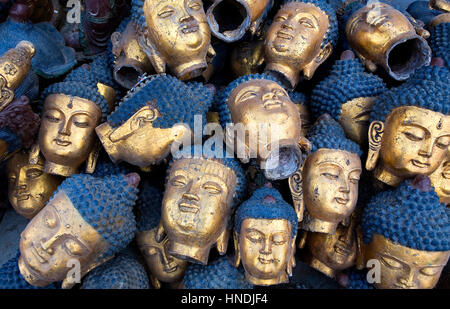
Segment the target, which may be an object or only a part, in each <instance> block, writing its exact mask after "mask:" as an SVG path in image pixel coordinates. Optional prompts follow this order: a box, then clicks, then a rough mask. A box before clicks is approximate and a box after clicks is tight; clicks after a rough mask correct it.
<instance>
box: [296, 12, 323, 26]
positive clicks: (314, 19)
mask: <svg viewBox="0 0 450 309" xmlns="http://www.w3.org/2000/svg"><path fill="white" fill-rule="evenodd" d="M300 13H302V12H300ZM302 17H307V18H309V19H311V20H312V21H313V22H314V26H315V27H316V28H317V27H318V26H319V21H318V20H317V18H316V16H314V15H313V14H310V13H303V14H302Z"/></svg>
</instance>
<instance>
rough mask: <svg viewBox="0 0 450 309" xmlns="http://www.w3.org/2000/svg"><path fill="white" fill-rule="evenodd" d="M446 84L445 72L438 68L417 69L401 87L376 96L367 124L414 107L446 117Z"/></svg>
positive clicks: (449, 94) (449, 96)
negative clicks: (403, 108) (395, 110)
mask: <svg viewBox="0 0 450 309" xmlns="http://www.w3.org/2000/svg"><path fill="white" fill-rule="evenodd" d="M449 84H450V71H449V69H447V68H445V67H438V66H426V67H421V68H420V69H418V70H416V71H415V72H414V73H413V74H412V75H411V77H410V78H409V79H408V80H407V81H406V82H405V83H404V84H403V85H401V86H399V87H397V88H392V89H390V90H387V91H385V92H384V93H382V94H380V95H379V96H378V98H377V100H375V102H374V105H373V110H372V113H371V115H370V121H371V122H372V121H375V120H379V121H383V122H384V121H385V119H386V117H387V116H388V115H389V113H390V112H391V111H392V110H394V109H395V108H397V107H401V106H417V107H421V108H425V109H429V110H432V111H434V112H438V113H442V114H445V115H448V114H449V113H450V104H449V102H450V87H449Z"/></svg>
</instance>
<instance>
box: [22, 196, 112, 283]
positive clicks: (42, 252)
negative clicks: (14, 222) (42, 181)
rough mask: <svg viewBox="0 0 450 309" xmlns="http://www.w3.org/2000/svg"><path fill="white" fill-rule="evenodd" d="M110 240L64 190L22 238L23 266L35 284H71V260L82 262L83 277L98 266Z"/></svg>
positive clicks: (23, 273) (29, 280) (24, 232)
mask: <svg viewBox="0 0 450 309" xmlns="http://www.w3.org/2000/svg"><path fill="white" fill-rule="evenodd" d="M107 249H108V243H107V242H106V240H105V239H104V238H103V237H102V236H101V235H100V234H99V233H98V232H97V231H96V230H95V229H94V228H93V227H92V226H91V225H89V224H88V223H87V222H86V221H85V220H84V219H83V217H82V216H81V215H80V213H79V212H78V211H77V210H76V208H75V207H74V205H73V204H72V202H71V201H70V199H69V198H68V197H67V195H66V194H65V193H64V191H63V190H61V191H59V192H58V193H57V194H56V195H54V197H53V198H52V199H51V200H50V201H49V203H48V204H47V205H46V206H45V207H44V208H43V209H42V210H41V211H40V212H39V213H38V214H37V215H36V216H35V217H34V218H33V219H32V220H31V221H30V223H28V225H27V227H26V228H25V230H24V231H23V232H22V234H21V238H20V253H21V256H20V259H19V269H20V273H21V274H22V276H23V278H24V279H25V280H26V281H27V282H28V283H29V284H31V285H34V286H38V287H44V286H47V285H49V284H51V283H53V282H57V281H63V287H69V286H70V283H68V282H67V279H66V276H67V272H68V271H69V270H70V269H71V268H72V267H73V265H72V264H70V263H69V261H70V260H72V259H76V260H78V261H79V262H80V266H81V277H83V276H84V275H85V274H86V273H87V272H88V271H89V270H91V269H92V268H93V267H94V266H96V265H98V263H99V262H100V260H101V258H100V257H101V256H102V255H103V254H104V253H105V252H106V251H107Z"/></svg>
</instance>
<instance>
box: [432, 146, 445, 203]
mask: <svg viewBox="0 0 450 309" xmlns="http://www.w3.org/2000/svg"><path fill="white" fill-rule="evenodd" d="M429 177H430V180H431V184H432V185H433V187H434V190H435V191H436V194H437V195H438V196H439V200H440V201H441V203H444V204H446V205H449V204H450V153H449V155H447V158H445V159H444V160H443V161H442V163H441V165H439V167H438V168H437V169H436V170H435V171H434V172H433V173H431V174H430V175H429Z"/></svg>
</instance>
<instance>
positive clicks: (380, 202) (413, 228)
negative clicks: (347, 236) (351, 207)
mask: <svg viewBox="0 0 450 309" xmlns="http://www.w3.org/2000/svg"><path fill="white" fill-rule="evenodd" d="M362 232H363V241H364V243H366V244H369V243H370V242H371V241H372V237H373V236H374V235H375V234H379V235H381V236H384V237H385V238H387V239H389V240H391V241H392V242H394V243H397V244H400V245H402V246H405V247H408V248H411V249H416V250H421V251H448V250H450V210H449V209H447V208H446V207H445V205H444V204H441V203H440V202H439V197H438V196H437V194H436V193H435V191H434V190H430V191H428V192H426V191H420V190H418V189H416V188H414V187H413V186H412V185H411V183H410V182H409V181H405V182H403V183H402V184H400V186H399V187H398V188H396V189H394V190H392V191H383V192H381V193H379V194H377V195H375V196H374V197H373V198H372V200H371V201H370V202H369V203H368V204H367V206H366V208H365V209H364V212H363V216H362Z"/></svg>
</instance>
